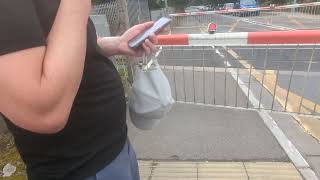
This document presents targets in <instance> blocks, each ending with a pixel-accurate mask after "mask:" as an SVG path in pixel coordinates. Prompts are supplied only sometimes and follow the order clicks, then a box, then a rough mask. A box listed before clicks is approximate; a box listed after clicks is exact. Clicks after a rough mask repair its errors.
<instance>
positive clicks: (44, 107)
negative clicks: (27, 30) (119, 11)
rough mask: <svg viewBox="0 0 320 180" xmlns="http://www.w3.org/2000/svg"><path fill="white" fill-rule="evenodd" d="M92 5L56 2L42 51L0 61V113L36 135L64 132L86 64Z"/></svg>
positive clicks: (86, 0)
mask: <svg viewBox="0 0 320 180" xmlns="http://www.w3.org/2000/svg"><path fill="white" fill-rule="evenodd" d="M90 8H91V0H81V3H80V1H79V0H61V3H60V7H59V10H58V12H57V16H56V19H55V21H54V25H53V27H52V29H51V31H50V33H49V36H48V39H47V40H48V43H47V46H42V47H36V48H32V49H26V50H22V51H18V52H14V53H10V54H6V55H3V56H0V112H1V113H3V114H4V115H5V116H6V117H8V118H9V119H10V120H11V121H12V122H13V123H14V124H16V125H18V126H20V127H22V128H25V129H27V130H30V131H33V132H38V133H55V132H58V131H60V130H61V129H63V128H64V126H65V124H66V122H67V120H68V117H69V113H70V110H71V107H72V104H73V101H74V98H75V96H76V93H77V91H78V88H79V85H80V82H81V78H82V73H83V66H84V61H85V53H86V39H87V38H86V36H87V22H88V16H89V12H90Z"/></svg>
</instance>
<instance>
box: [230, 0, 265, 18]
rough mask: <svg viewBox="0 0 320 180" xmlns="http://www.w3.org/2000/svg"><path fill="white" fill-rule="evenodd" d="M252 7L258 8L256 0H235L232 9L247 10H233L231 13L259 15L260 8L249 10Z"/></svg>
mask: <svg viewBox="0 0 320 180" xmlns="http://www.w3.org/2000/svg"><path fill="white" fill-rule="evenodd" d="M252 8H258V5H257V2H256V0H237V1H236V3H235V5H234V9H241V10H246V9H247V10H248V11H240V12H235V13H233V15H236V16H259V15H260V10H258V9H256V10H250V9H252Z"/></svg>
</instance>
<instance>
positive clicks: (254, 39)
mask: <svg viewBox="0 0 320 180" xmlns="http://www.w3.org/2000/svg"><path fill="white" fill-rule="evenodd" d="M158 39H159V45H173V46H174V45H183V46H208V45H209V46H211V45H216V46H223V45H235V46H236V45H259V44H260V45H266V44H274V45H281V44H292V45H294V44H320V30H298V31H270V32H239V33H217V34H172V35H159V36H158Z"/></svg>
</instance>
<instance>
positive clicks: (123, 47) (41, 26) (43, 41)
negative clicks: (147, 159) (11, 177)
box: [0, 0, 157, 180]
mask: <svg viewBox="0 0 320 180" xmlns="http://www.w3.org/2000/svg"><path fill="white" fill-rule="evenodd" d="M90 9H91V0H81V1H79V0H23V1H21V0H1V1H0V24H1V27H0V99H1V101H0V112H1V114H3V116H5V119H6V123H7V125H8V128H9V129H10V131H11V132H12V133H13V135H14V138H15V142H16V145H17V148H18V150H19V152H20V154H21V156H22V159H23V160H24V162H25V163H26V165H27V174H28V178H29V180H53V179H54V180H60V179H66V180H73V179H75V180H81V179H98V180H105V179H112V180H131V179H132V180H137V179H139V173H138V167H137V160H136V157H135V153H134V152H133V150H132V147H131V146H130V144H129V142H128V141H127V126H126V102H125V97H124V92H123V87H122V83H121V79H120V77H119V75H118V73H117V71H116V69H115V67H114V66H113V64H112V62H111V61H110V60H109V59H107V58H106V57H109V56H112V55H115V54H122V55H130V56H141V55H142V53H143V52H144V53H146V54H150V53H154V52H155V51H156V47H155V44H156V43H157V38H156V37H155V36H154V35H153V36H151V37H150V38H149V39H148V40H146V41H145V43H144V44H143V45H142V47H143V48H141V49H139V50H133V49H130V48H129V47H128V41H129V40H131V39H132V38H133V37H135V36H136V35H138V34H139V33H141V32H143V31H144V30H146V29H147V28H149V27H151V26H152V22H149V23H145V24H141V25H137V26H135V27H133V28H131V29H129V30H128V31H127V32H126V33H124V34H123V35H122V36H120V37H112V38H111V37H110V38H107V37H105V38H97V36H96V32H95V29H94V26H93V23H92V22H91V20H88V17H89V13H90Z"/></svg>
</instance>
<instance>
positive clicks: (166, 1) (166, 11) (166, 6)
mask: <svg viewBox="0 0 320 180" xmlns="http://www.w3.org/2000/svg"><path fill="white" fill-rule="evenodd" d="M162 1H164V5H165V13H166V16H168V14H169V12H168V10H169V9H168V0H162Z"/></svg>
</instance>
